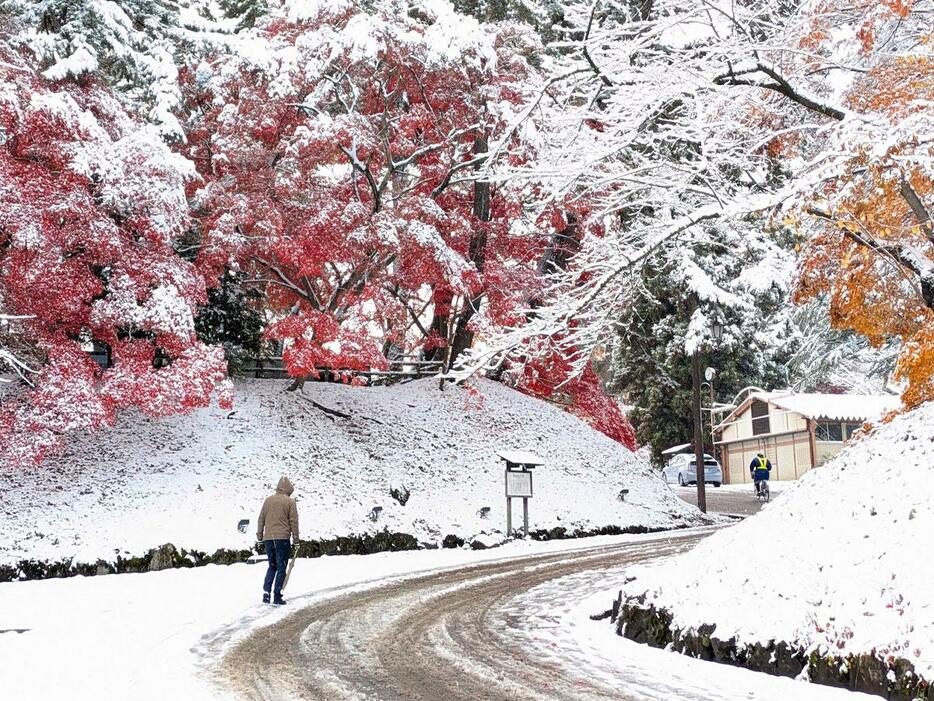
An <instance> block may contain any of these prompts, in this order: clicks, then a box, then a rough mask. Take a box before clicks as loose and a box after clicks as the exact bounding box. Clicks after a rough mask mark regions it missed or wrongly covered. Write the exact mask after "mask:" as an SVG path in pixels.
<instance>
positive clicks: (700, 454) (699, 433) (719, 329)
mask: <svg viewBox="0 0 934 701" xmlns="http://www.w3.org/2000/svg"><path fill="white" fill-rule="evenodd" d="M710 335H711V337H712V338H713V340H714V341H719V340H720V339H721V338H722V336H723V326H721V325H720V324H718V323H716V322H714V323H713V324H712V325H711V327H710ZM711 369H712V368H708V370H711ZM707 379H708V381H709V382H710V383H711V384H710V434H711V438H710V440H711V450H713V445H712V441H713V373H710V377H708V378H707ZM691 385H692V390H693V391H692V393H691V394H692V397H691V399H692V404H693V409H694V468H695V469H694V477H695V481H696V484H697V508H698V509H700V510H701V511H702V512H703V513H707V489H706V486H707V485H706V482H705V480H706V478H707V470H706V469H705V466H704V425H703V419H702V415H701V348H700V345H698V347H697V349H696V350H695V351H694V353H693V355H691Z"/></svg>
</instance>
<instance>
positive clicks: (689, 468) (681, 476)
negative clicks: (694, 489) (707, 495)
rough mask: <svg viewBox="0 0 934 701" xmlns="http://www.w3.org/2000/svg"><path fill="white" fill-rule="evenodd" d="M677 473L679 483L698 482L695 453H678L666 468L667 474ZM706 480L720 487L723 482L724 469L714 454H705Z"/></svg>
mask: <svg viewBox="0 0 934 701" xmlns="http://www.w3.org/2000/svg"><path fill="white" fill-rule="evenodd" d="M675 474H677V479H678V484H680V485H681V486H682V487H686V486H688V485H689V484H697V459H696V458H695V457H694V456H693V455H677V456H675V457H674V458H673V459H672V461H671V462H670V463H669V464H668V467H666V468H665V476H666V477H668V476H669V475H671V476H672V477H673V476H674V475H675ZM704 482H705V483H706V484H712V485H713V486H714V487H719V486H720V485H721V484H723V469H722V468H721V467H720V463H719V462H717V460H716V459H715V458H714V457H713V456H712V455H704Z"/></svg>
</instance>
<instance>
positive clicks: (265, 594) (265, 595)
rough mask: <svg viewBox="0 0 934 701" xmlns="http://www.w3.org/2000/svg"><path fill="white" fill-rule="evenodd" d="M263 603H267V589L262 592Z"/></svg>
mask: <svg viewBox="0 0 934 701" xmlns="http://www.w3.org/2000/svg"><path fill="white" fill-rule="evenodd" d="M263 603H264V604H268V603H269V592H268V591H264V592H263Z"/></svg>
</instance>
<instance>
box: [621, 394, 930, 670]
mask: <svg viewBox="0 0 934 701" xmlns="http://www.w3.org/2000/svg"><path fill="white" fill-rule="evenodd" d="M932 465H934V403H932V404H929V405H926V406H922V407H921V408H920V409H916V410H914V411H912V412H910V413H907V414H904V415H902V416H899V417H897V418H896V419H895V420H893V421H892V422H891V423H890V424H888V425H883V426H879V427H877V428H876V429H875V431H874V432H873V433H872V434H871V435H869V436H867V437H865V438H864V439H863V440H861V441H858V442H856V443H854V444H853V445H851V446H850V447H848V448H847V449H846V450H844V451H843V452H842V453H840V455H839V456H837V457H836V458H835V459H834V460H832V461H830V462H828V463H827V464H825V465H824V466H822V467H820V468H817V469H815V470H811V471H809V472H808V473H807V474H805V475H804V477H803V478H802V479H801V480H799V481H798V482H797V483H795V484H792V485H790V486H787V487H785V489H784V490H783V493H782V496H781V499H778V500H777V501H774V502H772V503H771V504H768V505H766V506H765V507H764V508H763V510H762V512H761V513H759V514H758V515H756V516H754V517H752V518H749V519H747V520H746V521H744V522H742V523H740V524H739V525H737V526H735V527H733V528H730V529H728V530H725V531H722V532H719V533H716V534H715V535H713V536H712V537H710V538H708V539H706V540H705V541H703V542H702V543H701V544H700V545H698V547H697V548H695V549H694V550H692V551H691V552H689V553H686V554H684V555H681V556H678V557H676V558H672V559H670V560H669V561H668V562H666V563H664V564H661V565H659V566H656V567H640V568H634V569H632V570H630V571H628V572H627V576H629V577H632V576H635V577H636V579H635V580H634V581H631V582H629V583H627V584H626V585H625V586H624V587H623V588H624V590H625V592H626V594H627V595H632V596H637V595H639V594H642V593H643V592H646V593H647V595H648V603H653V604H655V605H656V606H657V607H662V608H666V609H668V610H670V611H671V612H672V613H673V614H674V622H673V625H674V627H677V628H680V629H691V628H695V629H696V628H697V627H698V626H700V625H701V624H704V623H713V624H716V626H717V629H716V632H715V635H716V637H718V638H720V639H722V640H727V639H729V638H731V637H733V636H736V638H737V640H738V642H739V643H740V644H751V643H763V644H765V643H768V642H769V641H772V640H776V641H786V642H793V643H798V644H800V645H802V646H803V647H805V648H807V649H809V650H818V651H820V652H823V653H830V654H834V655H837V656H845V655H846V654H848V653H852V654H862V653H872V652H873V651H874V652H875V654H877V655H879V656H881V657H887V656H889V655H891V656H893V657H895V658H905V659H907V660H909V661H910V662H912V663H913V664H914V665H915V670H916V672H918V673H919V674H921V675H922V676H924V677H925V678H927V679H934V587H932V585H931V583H932V582H934V559H932V558H931V557H930V556H929V553H930V548H931V533H932V532H934V497H932V489H931V479H932Z"/></svg>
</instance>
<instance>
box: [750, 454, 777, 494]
mask: <svg viewBox="0 0 934 701" xmlns="http://www.w3.org/2000/svg"><path fill="white" fill-rule="evenodd" d="M771 471H772V461H771V460H769V459H768V458H767V457H765V455H764V454H763V453H756V457H754V458H753V459H752V462H751V463H749V476H750V477H752V481H753V482H754V483H755V486H756V496H759V494H761V493H762V484H763V482H766V481H768V479H769V473H770V472H771Z"/></svg>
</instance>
